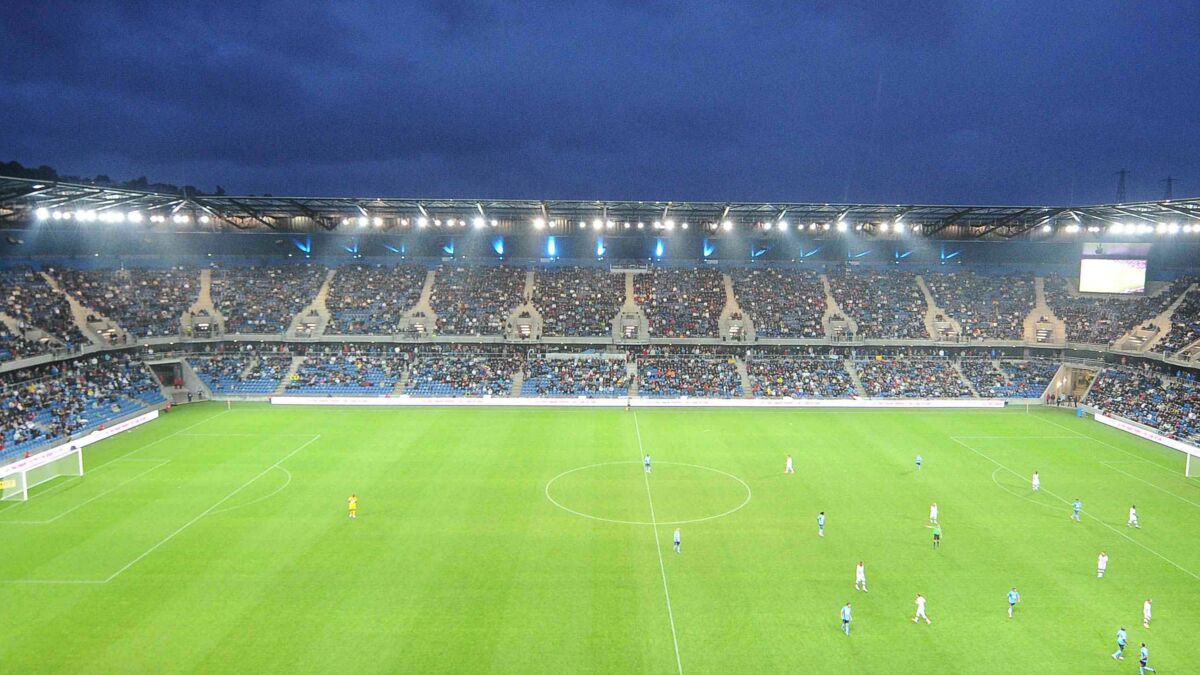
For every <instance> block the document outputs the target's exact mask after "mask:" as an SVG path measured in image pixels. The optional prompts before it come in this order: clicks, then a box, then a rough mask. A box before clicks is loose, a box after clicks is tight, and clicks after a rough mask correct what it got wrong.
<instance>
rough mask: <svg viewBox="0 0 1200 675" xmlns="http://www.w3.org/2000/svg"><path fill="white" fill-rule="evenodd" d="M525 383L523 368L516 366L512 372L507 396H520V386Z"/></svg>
mask: <svg viewBox="0 0 1200 675" xmlns="http://www.w3.org/2000/svg"><path fill="white" fill-rule="evenodd" d="M524 384H525V368H523V367H522V368H517V371H516V372H515V373H513V378H512V389H511V390H510V391H509V392H508V395H509V396H520V395H521V387H522V386H523V385H524Z"/></svg>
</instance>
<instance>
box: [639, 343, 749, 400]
mask: <svg viewBox="0 0 1200 675" xmlns="http://www.w3.org/2000/svg"><path fill="white" fill-rule="evenodd" d="M637 371H638V381H637V384H638V395H639V396H646V397H651V398H674V397H678V396H688V397H696V398H734V397H740V396H742V395H743V393H744V389H743V387H742V377H741V375H740V374H739V373H738V369H737V361H736V359H735V357H733V356H732V355H728V354H720V353H717V352H715V351H713V350H711V349H703V348H695V349H683V348H668V347H652V348H648V349H646V350H645V351H644V352H642V354H640V355H639V356H638V359H637Z"/></svg>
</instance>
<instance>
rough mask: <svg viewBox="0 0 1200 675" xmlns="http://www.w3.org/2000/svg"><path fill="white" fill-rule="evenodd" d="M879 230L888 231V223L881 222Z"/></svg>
mask: <svg viewBox="0 0 1200 675" xmlns="http://www.w3.org/2000/svg"><path fill="white" fill-rule="evenodd" d="M879 231H880V232H887V231H888V224H887V223H880V224H879Z"/></svg>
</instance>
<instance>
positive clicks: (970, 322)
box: [924, 271, 1037, 340]
mask: <svg viewBox="0 0 1200 675" xmlns="http://www.w3.org/2000/svg"><path fill="white" fill-rule="evenodd" d="M924 278H925V285H926V286H928V287H929V292H930V294H932V295H933V299H934V302H936V303H937V306H938V307H940V308H941V309H943V310H945V312H946V313H947V314H949V316H950V318H952V319H955V320H957V321H958V323H959V325H960V326H961V327H962V335H963V337H965V338H967V339H969V340H1021V339H1023V338H1024V337H1025V317H1027V316H1028V315H1029V313H1030V312H1032V311H1033V308H1034V306H1035V305H1036V304H1037V298H1036V297H1035V296H1036V292H1035V291H1034V286H1033V277H1032V276H1030V275H1026V274H1005V275H996V276H993V275H987V274H976V273H975V272H969V271H968V272H948V273H932V274H926V275H924Z"/></svg>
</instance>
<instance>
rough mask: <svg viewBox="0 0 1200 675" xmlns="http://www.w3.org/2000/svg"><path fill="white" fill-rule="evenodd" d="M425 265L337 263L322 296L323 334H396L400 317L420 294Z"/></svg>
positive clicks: (412, 305)
mask: <svg viewBox="0 0 1200 675" xmlns="http://www.w3.org/2000/svg"><path fill="white" fill-rule="evenodd" d="M425 274H426V269H425V268H424V267H422V266H419V265H408V264H402V265H394V266H393V265H345V266H343V267H339V268H338V270H337V274H336V275H334V277H333V283H331V284H330V286H329V297H328V298H327V299H326V300H325V304H326V306H327V307H328V308H329V313H330V319H329V325H328V326H326V328H325V334H326V335H395V334H398V333H400V332H401V330H400V319H402V318H403V317H404V313H405V312H407V311H409V310H410V309H412V308H413V307H414V306H415V305H416V304H417V301H418V300H419V299H420V298H421V288H422V287H423V286H424V284H425Z"/></svg>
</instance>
